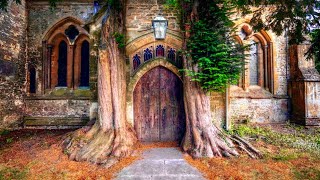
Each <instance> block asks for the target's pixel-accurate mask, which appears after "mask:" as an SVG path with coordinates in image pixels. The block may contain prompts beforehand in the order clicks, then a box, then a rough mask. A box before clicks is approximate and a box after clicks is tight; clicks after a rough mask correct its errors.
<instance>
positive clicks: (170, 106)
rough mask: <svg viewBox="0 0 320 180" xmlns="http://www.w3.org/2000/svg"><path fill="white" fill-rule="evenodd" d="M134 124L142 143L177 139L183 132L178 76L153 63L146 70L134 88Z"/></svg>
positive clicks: (181, 102) (181, 91)
mask: <svg viewBox="0 0 320 180" xmlns="http://www.w3.org/2000/svg"><path fill="white" fill-rule="evenodd" d="M133 103H134V105H133V106H134V108H133V109H134V127H135V130H136V132H137V136H138V138H139V140H140V141H142V142H157V141H180V140H181V139H182V137H183V135H184V133H185V110H184V104H183V86H182V82H181V79H180V78H179V77H178V76H177V75H176V74H175V73H173V72H172V71H170V70H169V69H167V68H165V67H163V66H156V67H154V68H152V69H150V70H149V71H148V72H146V73H145V74H144V75H143V76H142V77H141V78H140V79H139V81H138V83H137V85H136V86H135V88H134V91H133Z"/></svg>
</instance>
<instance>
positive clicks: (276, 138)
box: [230, 125, 320, 156]
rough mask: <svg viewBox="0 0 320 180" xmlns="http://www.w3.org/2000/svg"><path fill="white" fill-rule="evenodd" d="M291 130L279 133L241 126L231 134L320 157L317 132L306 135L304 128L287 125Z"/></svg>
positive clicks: (267, 129) (319, 138)
mask: <svg viewBox="0 0 320 180" xmlns="http://www.w3.org/2000/svg"><path fill="white" fill-rule="evenodd" d="M287 126H288V127H287V128H291V129H292V131H291V132H289V133H279V132H276V131H274V130H272V129H271V128H262V127H259V126H253V125H239V126H237V127H235V128H233V130H232V131H231V132H230V133H231V134H237V135H239V136H241V137H244V136H247V137H250V138H253V139H255V140H263V141H265V142H267V143H269V144H272V145H276V146H281V147H287V148H297V149H299V150H301V151H308V152H312V153H315V155H317V156H320V133H319V132H318V131H319V130H315V131H314V132H312V133H306V132H305V131H304V127H301V126H292V125H287Z"/></svg>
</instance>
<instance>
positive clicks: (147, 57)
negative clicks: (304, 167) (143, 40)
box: [144, 48, 153, 61]
mask: <svg viewBox="0 0 320 180" xmlns="http://www.w3.org/2000/svg"><path fill="white" fill-rule="evenodd" d="M152 57H153V55H152V51H151V50H150V49H149V48H147V49H146V50H144V61H148V60H150V59H152Z"/></svg>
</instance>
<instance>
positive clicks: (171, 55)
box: [168, 48, 176, 62]
mask: <svg viewBox="0 0 320 180" xmlns="http://www.w3.org/2000/svg"><path fill="white" fill-rule="evenodd" d="M168 59H169V60H170V61H172V62H175V61H176V50H174V49H172V48H170V49H169V50H168Z"/></svg>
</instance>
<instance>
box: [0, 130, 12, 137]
mask: <svg viewBox="0 0 320 180" xmlns="http://www.w3.org/2000/svg"><path fill="white" fill-rule="evenodd" d="M9 133H10V131H9V130H7V129H3V130H1V131H0V136H4V135H8V134H9Z"/></svg>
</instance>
